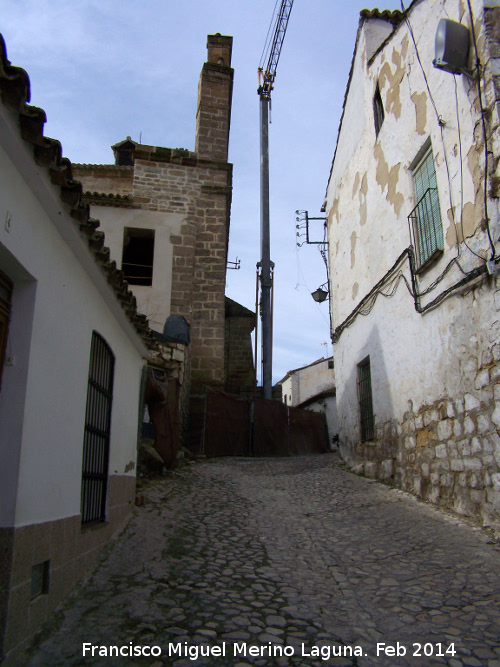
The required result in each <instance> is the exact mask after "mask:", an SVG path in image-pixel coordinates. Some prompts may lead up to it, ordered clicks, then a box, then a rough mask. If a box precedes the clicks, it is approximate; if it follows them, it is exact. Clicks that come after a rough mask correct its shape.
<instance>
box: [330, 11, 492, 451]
mask: <svg viewBox="0 0 500 667" xmlns="http://www.w3.org/2000/svg"><path fill="white" fill-rule="evenodd" d="M473 9H474V12H475V15H476V16H477V17H479V16H481V11H482V4H481V3H480V2H474V3H473ZM443 17H446V18H451V19H455V20H456V21H462V22H464V23H466V24H468V17H467V15H466V14H464V8H463V6H462V4H461V3H459V2H458V0H457V1H455V0H454V1H453V2H445V7H444V8H443V3H442V2H439V1H438V0H434V1H432V0H429V1H427V2H422V3H420V4H417V5H415V6H414V8H413V10H412V12H411V13H410V22H411V25H412V28H413V30H414V35H415V39H416V41H417V44H418V50H419V55H420V59H421V61H422V63H423V64H424V69H425V72H426V76H427V79H428V83H429V87H430V89H431V91H432V94H433V98H434V102H435V104H436V107H437V111H438V114H439V115H440V116H441V118H442V120H443V121H444V126H443V127H442V128H441V127H440V125H439V123H438V120H437V116H436V112H435V110H434V107H433V105H432V102H431V100H430V98H429V95H428V91H427V87H426V83H425V80H424V77H423V74H422V70H421V68H420V66H419V63H418V59H417V56H416V51H415V47H414V45H413V42H412V40H411V38H410V36H409V34H408V30H407V28H406V24H405V23H403V24H401V26H400V28H399V29H398V30H397V31H396V32H395V34H394V36H393V37H392V38H391V39H390V40H389V42H388V44H386V46H385V47H384V48H383V49H382V51H380V52H379V53H378V54H376V55H375V57H374V59H373V61H372V62H371V63H370V64H369V63H367V59H366V45H365V35H364V32H363V31H361V33H360V41H359V44H358V49H357V55H356V60H355V62H354V65H353V70H352V72H353V73H352V80H351V83H350V88H349V96H348V100H347V104H346V111H345V114H344V118H343V122H342V129H341V134H340V137H339V143H338V148H337V154H336V158H335V162H334V165H333V169H332V175H331V178H330V182H329V186H328V191H327V202H326V211H327V214H328V232H329V242H330V244H329V252H330V258H329V259H330V266H331V267H332V272H331V273H332V284H331V292H330V293H331V306H332V315H333V329H335V328H336V327H338V326H339V325H340V324H341V323H342V322H344V321H345V320H346V318H347V317H348V316H349V315H350V314H351V313H352V312H353V311H354V309H355V308H356V306H357V305H358V304H359V303H360V302H361V300H362V299H363V298H364V297H365V296H366V295H367V294H369V292H370V290H371V289H372V288H373V287H374V285H375V284H376V283H377V282H378V281H379V280H380V279H381V278H382V277H383V276H384V275H385V273H386V272H387V271H388V269H389V268H390V267H391V266H392V265H393V264H394V263H395V261H396V259H397V258H398V256H399V255H400V253H402V251H403V250H404V249H405V248H407V247H408V246H409V244H410V235H409V228H408V221H407V216H408V214H409V213H410V211H411V210H412V208H413V207H414V206H415V201H414V195H413V181H412V174H411V168H412V166H413V163H414V160H415V157H416V156H417V155H418V154H419V152H420V151H421V149H422V147H423V146H424V145H425V144H426V142H428V141H429V140H430V142H431V145H432V148H433V153H434V158H435V163H436V174H437V181H438V191H439V198H440V208H441V217H442V222H443V231H444V237H445V243H444V246H445V248H444V254H443V257H442V258H441V259H440V261H439V262H438V263H437V264H436V265H435V266H434V267H432V268H431V269H430V270H429V271H428V272H426V273H425V275H423V276H421V277H420V290H421V291H423V290H425V289H426V288H427V287H429V286H431V285H432V283H433V282H434V281H435V280H436V278H438V276H440V274H441V273H442V271H443V269H444V267H445V266H446V265H447V264H448V262H449V261H450V260H451V259H453V258H454V257H458V258H459V261H460V265H461V267H462V268H463V269H464V270H465V271H469V270H470V269H471V268H473V267H474V266H477V265H478V264H479V263H480V261H478V258H477V257H475V256H474V254H473V253H472V252H471V251H470V250H469V249H467V248H466V247H465V246H464V244H461V246H460V249H457V246H456V233H457V231H456V230H458V233H459V235H460V234H461V229H462V224H463V229H464V230H465V236H466V238H467V242H468V244H469V245H470V247H471V248H472V249H473V250H474V252H477V253H478V254H480V255H481V256H483V257H485V258H487V257H488V256H489V252H490V248H489V244H488V240H487V238H486V235H485V234H484V233H482V232H481V231H480V223H481V218H484V210H483V209H482V203H481V202H482V196H481V195H482V193H481V187H479V186H480V183H479V180H478V179H480V178H481V173H482V171H481V170H482V164H483V157H482V155H481V152H482V151H484V149H483V147H482V146H481V142H480V139H481V126H480V116H479V114H478V113H477V107H475V106H474V99H475V94H476V91H475V84H474V82H473V81H472V80H470V79H468V78H467V77H465V76H457V77H456V79H454V77H453V75H451V74H449V73H446V72H442V71H439V70H437V69H435V68H433V66H432V59H433V58H434V37H435V31H436V28H437V24H438V21H439V19H440V18H443ZM477 28H478V26H477V25H476V30H477ZM481 43H484V42H482V40H480V44H481ZM377 82H378V83H379V86H380V90H381V95H382V99H383V101H384V107H385V119H384V123H383V125H382V128H381V130H380V133H379V135H378V137H377V138H375V131H374V127H373V109H372V104H373V95H374V93H375V87H376V84H377ZM455 85H456V88H455ZM455 91H456V92H455ZM358 105H360V106H359V107H358ZM356 107H357V111H354V110H355V109H356ZM361 109H364V113H362V112H361ZM471 111H472V113H471ZM460 151H461V154H462V160H460ZM445 154H446V157H447V161H448V165H446V162H445V159H444V158H445ZM490 219H491V224H492V225H493V228H495V225H497V224H498V211H497V209H496V205H495V204H494V203H492V202H490ZM495 234H496V237H498V230H496V232H494V235H495ZM400 273H401V276H403V275H404V277H405V278H406V279H407V281H408V283H409V284H410V283H411V276H410V273H409V270H408V261H407V260H405V261H404V262H403V263H402V264H401V272H400ZM461 277H463V273H461V271H460V269H459V268H458V266H457V265H453V266H452V268H451V270H450V271H449V273H448V274H447V275H446V276H445V277H444V278H443V280H442V281H441V282H440V284H439V287H438V288H437V289H435V290H433V291H432V292H430V293H429V295H427V296H425V297H423V298H422V305H423V306H425V305H426V303H428V302H429V301H430V300H431V299H433V298H434V297H435V296H437V294H439V293H440V292H441V291H442V290H444V289H446V288H447V287H448V286H450V285H452V284H453V283H455V282H457V281H458V280H459V279H460V278H461ZM394 286H396V283H391V285H389V288H387V289H386V290H384V291H386V292H390V291H391V288H392V287H394ZM497 301H498V299H496V301H495V299H494V293H493V292H492V291H491V290H490V291H489V292H488V290H483V291H482V292H481V299H478V298H476V297H474V296H473V295H472V294H469V296H466V297H460V296H454V297H452V298H450V299H448V300H447V301H445V302H444V303H442V304H441V305H440V306H439V308H438V309H436V310H435V311H430V312H427V313H426V314H425V315H424V316H422V315H420V314H417V312H416V311H415V308H414V303H413V298H412V296H411V295H410V294H409V291H408V290H407V288H406V286H405V283H404V280H403V278H402V277H401V278H400V280H399V283H398V284H397V287H396V289H395V294H394V296H392V297H391V298H384V297H383V296H378V299H377V301H376V303H375V305H374V306H373V308H372V310H371V311H370V312H368V311H369V310H370V308H367V309H366V312H365V315H358V317H357V319H356V320H355V321H354V323H353V324H352V325H351V326H350V327H348V328H346V329H344V331H343V333H342V335H341V338H340V340H339V342H338V343H336V344H335V345H334V357H335V368H336V380H337V404H338V409H339V419H340V430H341V437H343V438H344V439H346V440H351V441H356V440H359V437H360V433H359V417H358V408H357V402H358V399H357V393H356V372H357V364H359V362H361V361H362V360H363V359H364V358H365V357H366V356H368V355H369V356H370V361H371V372H372V389H373V401H374V412H375V419H376V423H383V422H386V421H388V420H391V419H392V420H394V419H396V420H398V421H400V420H401V419H402V416H403V414H404V412H405V411H406V410H408V408H409V405H410V404H409V401H411V402H412V405H413V407H414V408H415V409H419V407H420V406H421V405H423V404H425V403H426V402H429V401H430V402H432V401H433V400H437V399H439V398H440V397H441V396H446V395H448V396H449V395H450V393H451V394H452V395H459V394H460V393H463V392H467V391H468V390H470V389H471V388H472V389H473V390H474V384H475V373H476V372H477V368H478V367H479V365H480V363H481V359H480V357H481V350H486V349H491V346H492V345H493V344H494V343H495V342H496V340H497V339H498V333H499V332H498V329H499V323H498V311H497V306H496V302H497ZM478 355H479V361H478Z"/></svg>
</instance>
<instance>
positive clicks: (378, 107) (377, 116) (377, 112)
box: [373, 83, 385, 137]
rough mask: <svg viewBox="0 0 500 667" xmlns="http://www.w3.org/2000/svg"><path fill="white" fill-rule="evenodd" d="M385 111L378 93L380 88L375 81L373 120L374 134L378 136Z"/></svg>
mask: <svg viewBox="0 0 500 667" xmlns="http://www.w3.org/2000/svg"><path fill="white" fill-rule="evenodd" d="M384 118H385V113H384V104H383V102H382V95H381V94H380V88H379V86H378V83H377V88H376V90H375V95H374V96H373V119H374V121H375V135H376V136H377V137H378V133H379V132H380V128H381V127H382V123H383V122H384Z"/></svg>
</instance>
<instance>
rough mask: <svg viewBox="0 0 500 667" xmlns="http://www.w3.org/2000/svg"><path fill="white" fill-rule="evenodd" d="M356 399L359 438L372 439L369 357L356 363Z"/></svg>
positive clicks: (372, 420) (373, 425)
mask: <svg viewBox="0 0 500 667" xmlns="http://www.w3.org/2000/svg"><path fill="white" fill-rule="evenodd" d="M358 401H359V414H360V419H361V440H373V438H374V436H375V424H374V418H373V403H372V380H371V374H370V357H367V358H366V359H364V360H363V361H362V362H361V363H360V364H358Z"/></svg>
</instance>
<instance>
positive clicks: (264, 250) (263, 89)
mask: <svg viewBox="0 0 500 667" xmlns="http://www.w3.org/2000/svg"><path fill="white" fill-rule="evenodd" d="M277 5H278V0H277V1H276V5H275V10H276V6H277ZM292 5H293V0H281V5H280V8H279V11H278V13H277V14H275V16H276V18H275V20H274V22H273V20H271V26H270V28H269V31H268V40H267V41H266V46H265V47H264V51H263V54H262V59H261V64H260V67H259V69H258V75H259V89H258V94H259V99H260V248H261V260H260V262H259V263H258V264H257V289H258V284H259V281H260V287H261V301H260V311H261V321H262V387H263V395H264V398H269V399H270V398H272V388H273V360H272V355H273V321H272V320H273V316H272V287H273V272H274V263H273V262H271V243H270V227H269V107H270V104H271V91H272V90H273V87H274V80H275V78H276V69H277V67H278V61H279V58H280V54H281V47H282V46H283V40H284V39H285V34H286V29H287V27H288V19H289V18H290V12H291V11H292ZM273 18H274V15H273ZM273 28H274V29H273ZM271 34H272V41H271V40H270V39H269V36H270V35H271ZM266 57H267V65H266V67H265V68H264V66H263V64H264V62H263V61H265V59H266ZM257 299H258V297H257ZM256 340H257V335H256Z"/></svg>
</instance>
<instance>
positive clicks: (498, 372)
mask: <svg viewBox="0 0 500 667" xmlns="http://www.w3.org/2000/svg"><path fill="white" fill-rule="evenodd" d="M490 381H491V383H492V384H495V382H499V381H500V365H498V364H497V365H495V366H493V367H492V368H490Z"/></svg>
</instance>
